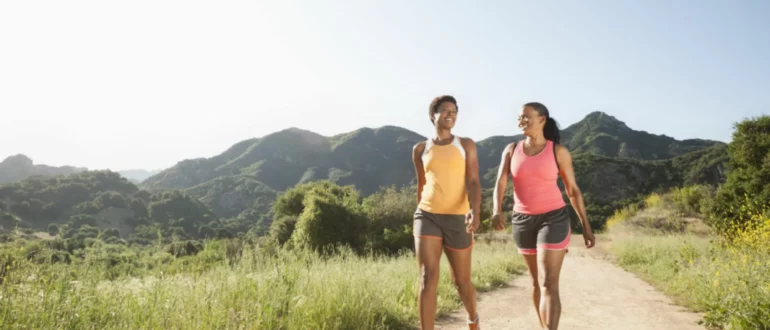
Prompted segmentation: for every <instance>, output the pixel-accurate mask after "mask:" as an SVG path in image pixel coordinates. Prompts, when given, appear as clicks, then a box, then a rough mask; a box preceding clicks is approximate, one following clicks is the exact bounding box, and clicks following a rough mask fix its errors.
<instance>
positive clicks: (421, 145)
mask: <svg viewBox="0 0 770 330" xmlns="http://www.w3.org/2000/svg"><path fill="white" fill-rule="evenodd" d="M425 145H426V142H425V141H420V142H417V143H416V144H415V145H414V146H413V147H412V154H415V155H417V154H421V153H422V152H423V150H425Z"/></svg>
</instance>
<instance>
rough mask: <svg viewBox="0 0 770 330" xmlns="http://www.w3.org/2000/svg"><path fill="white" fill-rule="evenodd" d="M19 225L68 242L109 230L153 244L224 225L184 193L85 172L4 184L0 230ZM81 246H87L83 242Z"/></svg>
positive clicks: (0, 194)
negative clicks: (154, 189)
mask: <svg viewBox="0 0 770 330" xmlns="http://www.w3.org/2000/svg"><path fill="white" fill-rule="evenodd" d="M17 227H20V228H32V229H36V230H42V231H49V232H51V233H52V234H57V235H61V236H62V237H63V238H78V237H80V236H79V234H78V233H80V234H82V235H87V236H89V237H97V236H100V234H99V235H97V234H98V233H104V232H106V233H108V235H112V236H115V238H116V239H118V238H123V239H126V238H127V239H129V240H130V241H135V242H139V243H148V242H154V241H157V239H158V235H159V234H162V236H163V237H171V236H175V237H178V238H185V237H202V236H207V235H208V236H213V235H214V234H215V233H216V231H217V230H219V229H223V227H224V224H223V223H221V222H220V221H219V217H218V216H216V215H215V214H214V213H213V212H212V211H211V210H210V209H209V208H208V207H207V206H205V205H204V204H203V203H202V202H201V201H199V200H198V199H197V198H194V197H191V196H190V195H188V194H185V193H183V192H180V191H158V192H155V193H152V194H151V193H150V192H148V191H146V190H140V189H139V188H137V187H136V186H135V185H134V184H132V183H131V182H129V181H128V180H127V179H126V178H124V177H122V176H120V175H119V174H117V173H115V172H111V171H84V172H78V173H75V174H70V175H58V176H34V177H29V178H27V179H24V180H22V181H19V182H14V183H6V184H0V232H3V231H9V230H12V229H13V228H17ZM82 235H81V236H82ZM94 235H97V236H94ZM81 238H82V237H81ZM78 242H79V243H78V244H85V242H84V241H83V240H82V239H80V240H78Z"/></svg>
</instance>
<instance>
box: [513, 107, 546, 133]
mask: <svg viewBox="0 0 770 330" xmlns="http://www.w3.org/2000/svg"><path fill="white" fill-rule="evenodd" d="M544 126H545V116H541V115H540V114H539V113H537V111H535V109H532V108H530V107H522V108H521V111H519V129H521V132H522V133H524V135H532V134H534V133H535V132H538V131H541V130H542V129H543V127H544Z"/></svg>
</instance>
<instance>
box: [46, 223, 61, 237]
mask: <svg viewBox="0 0 770 330" xmlns="http://www.w3.org/2000/svg"><path fill="white" fill-rule="evenodd" d="M48 234H49V235H51V236H56V235H58V234H59V225H57V224H55V223H51V224H48Z"/></svg>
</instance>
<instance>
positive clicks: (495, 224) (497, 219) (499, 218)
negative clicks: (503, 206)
mask: <svg viewBox="0 0 770 330" xmlns="http://www.w3.org/2000/svg"><path fill="white" fill-rule="evenodd" d="M492 228H494V229H495V230H504V229H505V216H503V214H502V213H495V214H493V215H492Z"/></svg>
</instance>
